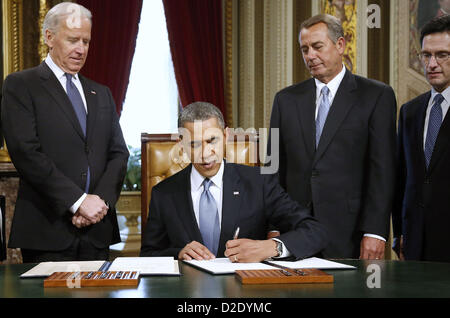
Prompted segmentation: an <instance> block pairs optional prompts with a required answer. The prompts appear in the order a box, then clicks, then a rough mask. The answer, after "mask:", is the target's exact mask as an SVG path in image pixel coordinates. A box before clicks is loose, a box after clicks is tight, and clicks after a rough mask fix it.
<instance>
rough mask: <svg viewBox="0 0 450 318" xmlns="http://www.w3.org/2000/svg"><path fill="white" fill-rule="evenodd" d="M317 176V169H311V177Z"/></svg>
mask: <svg viewBox="0 0 450 318" xmlns="http://www.w3.org/2000/svg"><path fill="white" fill-rule="evenodd" d="M318 176H319V171H317V170H315V169H314V170H313V171H311V177H313V178H315V177H318Z"/></svg>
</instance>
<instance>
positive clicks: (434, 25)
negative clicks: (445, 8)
mask: <svg viewBox="0 0 450 318" xmlns="http://www.w3.org/2000/svg"><path fill="white" fill-rule="evenodd" d="M449 31H450V15H443V16H440V17H436V18H433V19H432V20H430V21H429V22H427V24H425V25H424V26H423V28H422V30H421V32H420V45H421V46H422V43H423V38H424V37H426V36H427V35H429V34H433V33H441V32H449Z"/></svg>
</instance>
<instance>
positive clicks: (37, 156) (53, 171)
mask: <svg viewBox="0 0 450 318" xmlns="http://www.w3.org/2000/svg"><path fill="white" fill-rule="evenodd" d="M91 18H92V15H91V13H90V11H89V10H87V9H86V8H84V7H82V6H80V5H78V4H75V3H71V2H63V3H60V4H58V5H56V6H54V7H53V8H52V9H51V10H50V11H49V12H48V13H47V15H46V17H45V20H44V27H43V35H44V39H45V43H46V44H47V46H48V47H49V54H48V55H47V58H46V59H45V61H44V62H43V63H42V64H40V65H39V66H37V67H34V68H31V69H27V70H24V71H21V72H17V73H13V74H10V75H9V76H8V77H7V78H6V80H5V82H4V85H3V99H2V108H1V116H2V117H1V121H2V129H3V134H4V136H5V140H6V143H7V146H8V151H9V153H10V155H11V159H12V161H13V163H14V166H15V167H16V169H17V171H18V172H19V174H20V178H21V179H20V186H19V192H18V197H17V202H16V206H15V212H14V218H13V221H12V228H11V235H10V238H9V247H11V248H21V251H22V257H23V261H24V262H42V261H61V260H94V259H108V257H109V245H111V244H115V243H117V242H120V236H119V230H118V226H117V217H116V213H115V209H114V205H115V203H116V201H117V199H118V197H119V194H120V190H121V187H122V182H123V178H124V176H125V173H126V167H127V160H128V150H127V147H126V145H125V142H124V139H123V136H122V131H121V128H120V125H119V121H118V116H117V114H116V108H115V105H114V101H113V98H112V95H111V92H110V90H109V89H108V88H107V87H105V86H102V85H100V84H98V83H95V82H93V81H91V80H89V79H87V78H85V77H83V76H82V75H80V74H79V71H80V70H81V68H82V67H83V65H84V63H85V61H86V58H87V54H88V50H89V42H90V40H91V26H92V20H91Z"/></svg>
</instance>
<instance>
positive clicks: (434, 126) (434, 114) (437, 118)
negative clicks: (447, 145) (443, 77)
mask: <svg viewBox="0 0 450 318" xmlns="http://www.w3.org/2000/svg"><path fill="white" fill-rule="evenodd" d="M443 100H444V97H443V96H442V95H441V94H437V95H436V96H435V97H434V100H433V103H434V104H433V107H431V111H430V118H429V119H428V129H427V138H426V139H425V149H424V152H425V161H426V164H427V168H428V166H429V164H430V160H431V155H432V154H433V149H434V144H435V143H436V139H437V136H438V133H439V129H440V128H441V124H442V107H441V103H442V101H443Z"/></svg>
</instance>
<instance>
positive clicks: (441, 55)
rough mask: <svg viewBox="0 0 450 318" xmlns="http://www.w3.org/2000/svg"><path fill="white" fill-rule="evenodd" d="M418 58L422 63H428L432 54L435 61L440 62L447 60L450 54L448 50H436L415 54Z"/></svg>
mask: <svg viewBox="0 0 450 318" xmlns="http://www.w3.org/2000/svg"><path fill="white" fill-rule="evenodd" d="M417 56H418V57H419V59H420V60H421V61H422V63H423V64H425V65H428V63H430V60H431V57H432V56H434V59H435V60H436V63H438V64H442V63H444V62H445V61H447V59H448V57H449V56H450V52H444V51H443V52H436V53H435V54H431V53H427V52H422V53H419V54H417Z"/></svg>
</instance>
